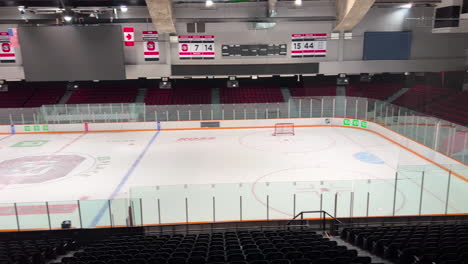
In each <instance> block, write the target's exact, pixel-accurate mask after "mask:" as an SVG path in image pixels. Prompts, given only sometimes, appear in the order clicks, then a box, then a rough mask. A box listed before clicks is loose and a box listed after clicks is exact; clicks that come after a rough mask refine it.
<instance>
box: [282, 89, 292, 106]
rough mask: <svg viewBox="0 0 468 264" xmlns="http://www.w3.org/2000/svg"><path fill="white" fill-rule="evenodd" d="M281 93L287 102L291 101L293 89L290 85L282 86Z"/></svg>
mask: <svg viewBox="0 0 468 264" xmlns="http://www.w3.org/2000/svg"><path fill="white" fill-rule="evenodd" d="M281 94H282V95H283V98H284V101H285V102H287V101H289V98H291V91H290V90H289V88H288V87H281Z"/></svg>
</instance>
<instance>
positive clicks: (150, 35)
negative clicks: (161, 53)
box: [143, 31, 158, 40]
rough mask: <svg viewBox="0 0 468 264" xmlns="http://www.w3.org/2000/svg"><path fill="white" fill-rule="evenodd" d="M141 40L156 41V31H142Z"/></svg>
mask: <svg viewBox="0 0 468 264" xmlns="http://www.w3.org/2000/svg"><path fill="white" fill-rule="evenodd" d="M143 40H158V32H157V31H143Z"/></svg>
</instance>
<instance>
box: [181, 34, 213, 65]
mask: <svg viewBox="0 0 468 264" xmlns="http://www.w3.org/2000/svg"><path fill="white" fill-rule="evenodd" d="M214 38H215V37H214V36H213V35H204V36H199V35H194V36H179V58H180V59H181V60H213V59H214V58H215V45H214Z"/></svg>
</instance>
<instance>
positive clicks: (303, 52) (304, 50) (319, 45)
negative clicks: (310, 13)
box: [291, 33, 328, 58]
mask: <svg viewBox="0 0 468 264" xmlns="http://www.w3.org/2000/svg"><path fill="white" fill-rule="evenodd" d="M327 36H328V34H327V33H310V34H292V35H291V42H292V45H291V57H293V58H310V57H325V56H326V55H327Z"/></svg>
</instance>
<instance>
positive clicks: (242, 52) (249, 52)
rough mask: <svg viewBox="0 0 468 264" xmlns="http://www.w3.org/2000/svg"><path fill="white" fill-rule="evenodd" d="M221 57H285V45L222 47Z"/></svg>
mask: <svg viewBox="0 0 468 264" xmlns="http://www.w3.org/2000/svg"><path fill="white" fill-rule="evenodd" d="M221 50H222V56H223V57H234V56H241V57H258V56H286V55H287V53H288V52H287V45H286V44H258V45H222V46H221Z"/></svg>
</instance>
